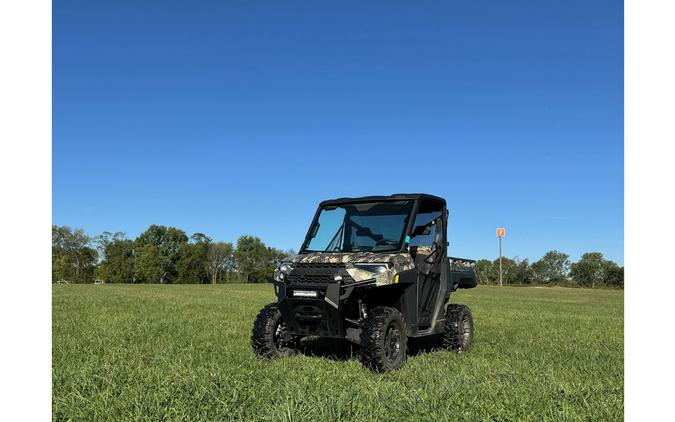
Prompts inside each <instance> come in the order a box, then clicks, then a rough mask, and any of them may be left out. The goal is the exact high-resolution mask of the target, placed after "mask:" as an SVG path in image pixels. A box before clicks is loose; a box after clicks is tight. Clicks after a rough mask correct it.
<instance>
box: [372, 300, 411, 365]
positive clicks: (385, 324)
mask: <svg viewBox="0 0 675 422" xmlns="http://www.w3.org/2000/svg"><path fill="white" fill-rule="evenodd" d="M407 345H408V337H407V335H406V332H405V323H404V322H403V315H401V313H400V312H399V311H398V310H397V309H394V308H389V307H386V306H380V307H377V308H375V309H373V310H372V311H370V312H369V314H368V317H367V318H366V319H365V320H364V321H363V323H362V325H361V350H360V353H361V363H363V366H365V367H366V368H368V369H370V370H372V371H375V372H386V371H392V370H395V369H398V368H400V367H401V366H403V364H404V363H405V360H406V353H407V349H408V347H407Z"/></svg>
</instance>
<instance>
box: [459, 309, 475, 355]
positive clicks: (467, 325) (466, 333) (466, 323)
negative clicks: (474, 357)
mask: <svg viewBox="0 0 675 422" xmlns="http://www.w3.org/2000/svg"><path fill="white" fill-rule="evenodd" d="M471 325H472V323H471V318H469V316H468V315H464V318H462V324H461V325H460V327H461V332H460V334H461V337H460V342H461V345H462V350H464V349H466V348H467V347H468V346H469V344H471V335H472V334H473V333H472V331H473V327H472V326H471Z"/></svg>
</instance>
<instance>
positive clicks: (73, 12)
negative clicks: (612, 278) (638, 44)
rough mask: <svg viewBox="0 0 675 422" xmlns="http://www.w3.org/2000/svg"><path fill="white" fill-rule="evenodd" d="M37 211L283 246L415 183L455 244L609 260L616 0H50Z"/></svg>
mask: <svg viewBox="0 0 675 422" xmlns="http://www.w3.org/2000/svg"><path fill="white" fill-rule="evenodd" d="M53 13H54V17H53V19H54V22H53V63H54V64H53V72H54V77H53V110H54V111H53V132H54V137H53V220H54V224H58V225H69V226H72V227H78V228H83V229H85V230H86V231H87V232H88V233H89V234H92V235H93V234H98V233H100V232H102V231H104V230H108V231H118V230H121V231H125V232H126V233H127V234H128V235H129V236H130V237H135V236H136V235H138V234H139V233H140V232H142V231H143V230H144V229H145V228H146V227H147V226H148V225H150V224H164V225H172V226H176V227H179V228H182V229H183V230H185V231H187V232H188V234H191V233H193V232H203V233H206V234H209V235H210V236H212V237H213V238H214V239H216V240H225V241H236V239H237V237H238V236H240V235H242V234H252V235H257V236H259V237H260V238H262V239H263V240H264V241H265V242H266V243H268V244H270V245H272V246H275V247H278V248H283V249H286V248H294V249H296V250H297V248H298V247H299V246H300V243H301V241H302V239H303V238H304V235H305V232H306V229H307V226H308V224H309V222H310V219H311V217H312V215H313V213H314V211H315V208H316V205H317V204H318V202H319V201H321V200H323V199H328V198H334V197H343V196H362V195H378V194H379V195H386V194H391V193H396V192H428V193H432V194H435V195H439V196H442V197H445V198H446V199H447V201H448V207H449V209H450V217H451V221H450V230H449V238H450V254H451V255H455V256H463V257H469V258H483V257H485V258H494V257H495V256H496V255H497V241H496V238H495V228H496V227H499V226H504V227H506V230H507V237H506V239H505V241H504V254H505V255H506V256H509V257H514V256H518V257H519V258H521V259H522V258H526V257H527V258H530V259H538V258H539V257H540V256H541V255H542V254H543V253H544V252H546V251H547V250H550V249H557V250H561V251H564V252H567V253H569V254H570V255H571V256H572V258H573V259H577V258H578V257H579V256H580V255H581V254H582V253H583V252H587V251H601V252H603V253H604V254H605V255H606V256H607V257H608V258H610V259H613V260H616V261H618V262H620V263H623V176H624V174H623V4H622V2H621V1H616V0H614V1H594V0H591V1H589V0H584V1H569V0H565V1H562V0H560V1H532V0H529V1H508V2H505V1H449V2H442V1H435V2H409V1H408V2H392V1H387V2H384V1H382V2H375V1H371V2H364V1H356V2H349V1H339V2H328V1H320V2H316V1H314V2H311V1H305V2H293V1H284V2H280V1H270V2H259V1H251V0H244V1H213V2H209V1H200V2H195V1H166V0H163V1H149V0H146V1H141V2H139V1H120V0H118V1H106V2H102V1H96V0H90V1H63V0H55V1H54V4H53Z"/></svg>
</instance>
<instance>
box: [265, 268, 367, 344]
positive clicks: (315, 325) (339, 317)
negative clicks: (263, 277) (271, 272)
mask: <svg viewBox="0 0 675 422" xmlns="http://www.w3.org/2000/svg"><path fill="white" fill-rule="evenodd" d="M374 285H375V279H371V280H364V281H361V282H358V283H349V284H343V283H341V282H339V281H336V282H333V283H288V284H287V283H285V282H274V286H275V293H276V295H277V300H278V304H279V311H281V315H282V317H283V319H284V321H285V322H286V326H287V327H288V330H289V332H290V333H291V334H293V335H300V336H321V337H333V338H344V337H345V335H346V327H345V313H344V308H345V306H346V304H347V302H348V301H349V298H350V296H351V295H352V294H353V293H354V291H355V290H357V289H365V288H369V287H371V286H374ZM296 290H300V291H316V292H317V295H316V297H315V298H314V297H311V298H310V297H296V296H294V291H296Z"/></svg>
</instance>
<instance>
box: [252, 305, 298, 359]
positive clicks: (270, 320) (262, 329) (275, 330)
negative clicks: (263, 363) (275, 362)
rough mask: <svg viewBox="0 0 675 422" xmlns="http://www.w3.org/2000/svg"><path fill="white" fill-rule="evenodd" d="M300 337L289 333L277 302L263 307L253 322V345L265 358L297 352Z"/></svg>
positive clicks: (257, 353) (257, 352)
mask: <svg viewBox="0 0 675 422" xmlns="http://www.w3.org/2000/svg"><path fill="white" fill-rule="evenodd" d="M297 344H298V338H297V337H295V336H292V335H290V334H289V333H288V328H287V327H286V323H285V322H284V320H283V318H282V317H281V312H280V311H279V307H278V306H277V304H276V303H270V304H269V305H267V306H265V307H264V308H262V310H261V311H260V313H259V314H258V316H257V317H256V319H255V322H254V323H253V331H252V332H251V345H252V346H253V351H254V352H255V354H256V355H258V356H260V357H265V358H277V357H281V356H291V355H294V354H295V353H296V352H297Z"/></svg>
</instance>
